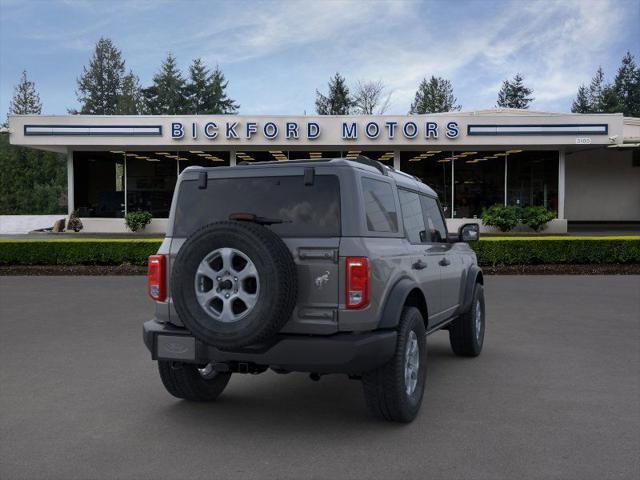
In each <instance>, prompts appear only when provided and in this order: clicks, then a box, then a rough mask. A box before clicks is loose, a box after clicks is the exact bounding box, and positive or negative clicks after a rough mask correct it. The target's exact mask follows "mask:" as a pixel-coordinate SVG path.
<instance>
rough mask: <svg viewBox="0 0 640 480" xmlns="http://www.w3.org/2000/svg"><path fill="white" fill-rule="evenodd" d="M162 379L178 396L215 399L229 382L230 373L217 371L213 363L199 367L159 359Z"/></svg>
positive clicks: (199, 399)
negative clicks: (214, 369) (212, 367)
mask: <svg viewBox="0 0 640 480" xmlns="http://www.w3.org/2000/svg"><path fill="white" fill-rule="evenodd" d="M158 370H159V372H160V379H161V380H162V384H163V385H164V388H166V389H167V391H168V392H169V393H170V394H171V395H173V396H174V397H176V398H182V399H185V400H191V401H194V402H209V401H211V400H215V399H216V398H218V397H219V396H220V394H221V393H222V392H223V390H224V389H225V387H226V386H227V383H229V378H230V377H231V374H230V373H221V372H215V371H213V370H212V369H211V365H207V366H205V367H203V368H198V366H197V365H193V364H190V363H180V362H171V361H165V360H159V361H158Z"/></svg>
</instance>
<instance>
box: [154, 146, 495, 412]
mask: <svg viewBox="0 0 640 480" xmlns="http://www.w3.org/2000/svg"><path fill="white" fill-rule="evenodd" d="M478 237H479V228H478V225H477V224H466V225H463V226H462V227H461V228H460V229H459V231H458V232H457V233H456V234H452V235H450V234H448V232H447V227H446V224H445V221H444V217H443V214H442V209H441V207H440V204H439V202H438V198H437V195H436V193H435V192H434V191H433V190H432V189H431V188H429V187H428V186H427V185H425V184H424V183H422V181H420V180H419V179H417V178H416V177H413V176H411V175H408V174H406V173H403V172H399V171H396V170H394V169H393V168H391V167H388V166H385V165H383V164H382V163H380V162H377V161H373V160H370V159H368V158H366V157H359V158H358V159H356V160H347V159H321V160H302V161H298V160H295V161H280V162H253V163H251V164H239V165H237V166H234V167H217V168H205V167H189V168H187V169H185V170H184V172H182V174H181V175H180V176H179V178H178V182H177V185H176V189H175V193H174V197H173V202H172V205H171V213H170V217H169V222H168V228H167V232H166V238H165V239H164V241H163V243H162V245H161V247H160V249H159V251H158V253H157V255H153V256H151V257H150V258H149V273H148V294H149V296H150V297H151V298H152V299H153V300H154V302H155V318H153V319H152V320H149V321H147V322H146V323H145V324H144V329H143V330H144V342H145V344H146V346H147V348H148V349H149V350H150V351H151V356H152V358H153V359H154V360H157V361H158V366H159V371H160V378H161V379H162V382H163V384H164V386H165V387H166V389H167V390H168V391H169V393H170V394H172V395H174V396H175V397H178V398H182V399H186V400H193V401H208V400H214V399H215V398H217V397H218V396H219V395H220V394H221V393H222V391H223V390H224V388H225V387H226V385H227V383H228V382H229V378H230V376H231V374H232V373H253V374H255V373H262V372H264V371H266V370H268V369H271V370H272V371H275V372H277V373H289V372H308V373H310V375H311V378H312V379H318V378H320V375H323V374H329V373H342V374H347V375H348V376H349V377H350V378H354V379H359V380H361V381H362V384H363V388H364V396H365V401H366V404H367V406H368V408H369V410H370V411H371V412H372V413H373V414H374V415H376V416H378V417H381V418H384V419H386V420H391V421H398V422H410V421H411V420H413V419H414V418H415V416H416V414H417V413H418V411H419V408H420V405H421V403H422V397H423V393H424V388H425V379H426V367H427V341H426V337H427V335H429V334H431V333H434V332H436V331H438V330H448V333H449V339H450V343H451V348H452V349H453V352H454V353H455V354H456V355H461V356H477V355H479V354H480V351H481V350H482V345H483V340H484V331H485V306H484V293H483V276H482V272H481V270H480V268H479V267H478V265H477V261H476V255H475V253H474V251H473V250H472V249H471V248H470V247H469V245H468V244H467V243H466V242H467V241H470V240H477V239H478Z"/></svg>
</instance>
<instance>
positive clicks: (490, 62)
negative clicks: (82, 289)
mask: <svg viewBox="0 0 640 480" xmlns="http://www.w3.org/2000/svg"><path fill="white" fill-rule="evenodd" d="M101 36H104V37H109V38H111V39H112V40H113V41H114V43H115V44H116V46H117V47H118V48H119V49H120V50H122V53H123V56H124V59H125V60H126V67H127V69H131V70H133V72H134V73H135V74H137V75H138V76H139V77H140V80H141V83H142V84H143V85H148V84H149V83H150V82H151V79H152V78H153V75H154V73H156V72H157V71H158V69H159V67H160V64H161V62H162V60H163V59H164V58H165V57H166V55H167V53H168V52H172V53H173V54H174V55H175V56H176V57H177V60H178V63H179V66H180V68H181V69H183V71H184V72H187V71H188V66H189V64H190V63H191V61H192V60H193V59H194V58H196V57H201V58H202V59H203V60H204V61H205V62H206V63H207V64H208V65H209V66H215V65H216V64H218V65H219V66H220V68H221V69H222V70H223V72H224V74H225V75H226V77H227V80H228V81H229V87H228V93H229V96H230V97H231V98H233V99H234V100H236V101H237V102H238V103H239V104H240V111H239V113H241V114H284V115H287V114H290V115H294V114H304V113H307V114H313V113H314V111H315V110H314V101H315V91H316V89H319V90H320V91H322V92H326V90H327V82H328V80H329V77H331V76H332V75H334V74H335V72H340V73H341V74H342V75H343V76H345V77H346V79H347V81H348V84H349V85H351V86H354V85H355V84H356V82H357V81H359V80H360V81H362V80H365V81H366V80H376V81H377V80H381V81H382V82H384V84H385V85H386V88H387V92H388V93H389V94H390V104H389V109H388V110H387V112H386V113H389V114H405V113H407V111H408V110H409V107H410V104H411V101H412V100H413V97H414V95H415V91H416V88H417V86H418V84H419V83H420V81H421V80H422V78H424V77H430V76H431V75H435V76H442V77H444V78H447V79H449V80H451V82H452V83H453V87H454V93H455V95H456V97H457V99H458V103H459V104H461V105H462V107H463V110H472V109H479V108H491V107H494V106H495V103H496V97H497V92H498V90H499V88H500V85H501V83H502V81H503V80H504V79H506V78H510V77H513V75H515V74H516V73H520V74H522V75H523V76H524V78H525V83H526V84H527V85H528V86H529V87H531V88H533V90H534V94H533V96H534V97H535V100H534V102H533V104H532V105H531V108H532V109H536V110H542V111H563V112H566V111H569V110H570V108H571V102H572V100H573V98H574V97H575V94H576V90H577V88H578V86H579V85H580V84H581V83H588V82H589V80H590V79H591V77H592V76H593V74H594V73H595V70H596V69H597V68H598V66H600V65H601V66H602V67H603V69H604V71H605V74H606V76H607V79H608V80H612V79H613V77H614V76H615V72H616V70H617V68H618V66H619V64H620V60H621V58H622V57H623V55H624V54H625V52H626V51H627V50H629V51H631V53H632V54H634V55H635V56H636V62H637V63H640V0H561V1H546V0H521V1H518V0H516V1H483V0H466V1H464V0H461V1H452V0H449V1H409V2H405V1H399V0H398V1H389V2H386V1H355V0H353V1H338V0H335V1H334V0H324V1H319V0H317V1H309V0H307V1H294V0H290V1H275V0H273V1H263V2H258V1H253V2H247V1H217V2H216V1H199V0H183V1H177V0H174V1H163V0H124V1H123V0H104V1H100V0H59V1H57V0H0V116H1V117H4V115H5V114H6V112H7V110H8V107H9V101H10V99H11V96H12V95H13V90H14V87H15V85H16V84H17V83H18V80H19V77H20V73H21V72H22V70H24V69H26V70H27V74H28V76H29V78H30V79H31V80H33V81H35V83H36V88H37V90H38V92H39V93H40V98H41V100H42V103H43V113H47V114H66V112H67V109H69V108H76V107H77V106H78V103H77V100H76V94H75V89H76V80H77V78H78V76H79V75H80V74H81V72H82V68H83V66H84V65H87V64H88V62H89V60H90V58H91V54H92V52H93V49H94V46H95V43H96V41H97V40H98V39H99V38H100V37H101Z"/></svg>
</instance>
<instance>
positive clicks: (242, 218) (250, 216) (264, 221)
mask: <svg viewBox="0 0 640 480" xmlns="http://www.w3.org/2000/svg"><path fill="white" fill-rule="evenodd" d="M229 220H235V221H237V222H253V223H257V224H258V225H273V224H276V223H291V220H283V219H281V218H267V217H260V216H258V215H256V214H255V213H245V212H237V213H232V214H231V215H229Z"/></svg>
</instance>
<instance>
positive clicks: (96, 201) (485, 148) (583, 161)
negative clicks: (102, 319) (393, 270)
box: [9, 109, 640, 232]
mask: <svg viewBox="0 0 640 480" xmlns="http://www.w3.org/2000/svg"><path fill="white" fill-rule="evenodd" d="M9 131H10V138H11V143H12V144H15V145H22V146H27V147H31V148H39V149H44V150H50V151H56V152H61V153H64V154H66V155H67V165H68V199H69V200H68V204H69V211H70V212H71V211H73V210H75V209H77V210H78V211H79V213H80V216H81V218H82V221H83V223H84V224H85V230H87V231H94V232H105V231H115V232H117V231H124V228H125V227H124V222H123V220H122V218H123V217H124V215H125V214H126V213H127V212H129V211H136V210H146V211H149V212H151V213H152V214H153V217H154V221H153V223H152V225H151V226H150V227H148V228H149V230H150V231H154V232H162V231H163V230H164V227H165V225H166V217H167V216H168V213H169V208H170V204H171V197H172V194H173V189H174V185H175V182H176V179H177V177H178V175H179V174H180V172H181V171H182V170H184V169H185V168H186V167H188V166H191V165H200V166H229V165H236V164H238V163H240V162H254V161H266V160H283V161H284V160H289V159H300V158H334V157H346V158H355V157H357V156H358V155H366V156H368V157H370V158H373V159H376V160H380V161H381V162H384V163H386V164H388V165H390V166H393V167H395V168H396V169H399V170H402V171H405V172H407V173H410V174H412V175H415V176H417V177H419V178H421V179H422V180H423V181H424V182H426V183H427V184H429V185H430V186H431V187H432V188H433V189H434V190H435V191H436V192H437V193H438V195H439V197H440V200H441V203H442V206H443V209H444V212H445V216H446V217H447V218H448V222H449V227H450V228H455V227H456V226H457V225H458V224H460V223H463V222H466V221H468V219H477V218H478V217H480V215H481V213H482V209H483V208H486V207H489V206H491V205H494V204H505V205H506V204H515V205H521V206H544V207H546V208H548V209H550V210H553V211H554V212H556V214H557V219H556V220H554V221H552V222H551V223H550V225H549V227H548V230H547V231H549V232H566V231H567V223H568V222H608V223H614V222H626V223H636V222H640V158H639V157H638V151H639V146H640V119H637V118H625V117H623V116H622V115H621V114H598V115H582V114H558V113H546V112H534V111H528V110H509V109H504V110H502V109H493V110H483V111H475V112H455V113H446V114H434V115H408V116H391V115H381V116H360V115H358V116H244V115H233V116H226V115H219V116H216V115H198V116H78V115H73V116H41V115H38V116H35V115H27V116H12V117H10V119H9Z"/></svg>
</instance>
